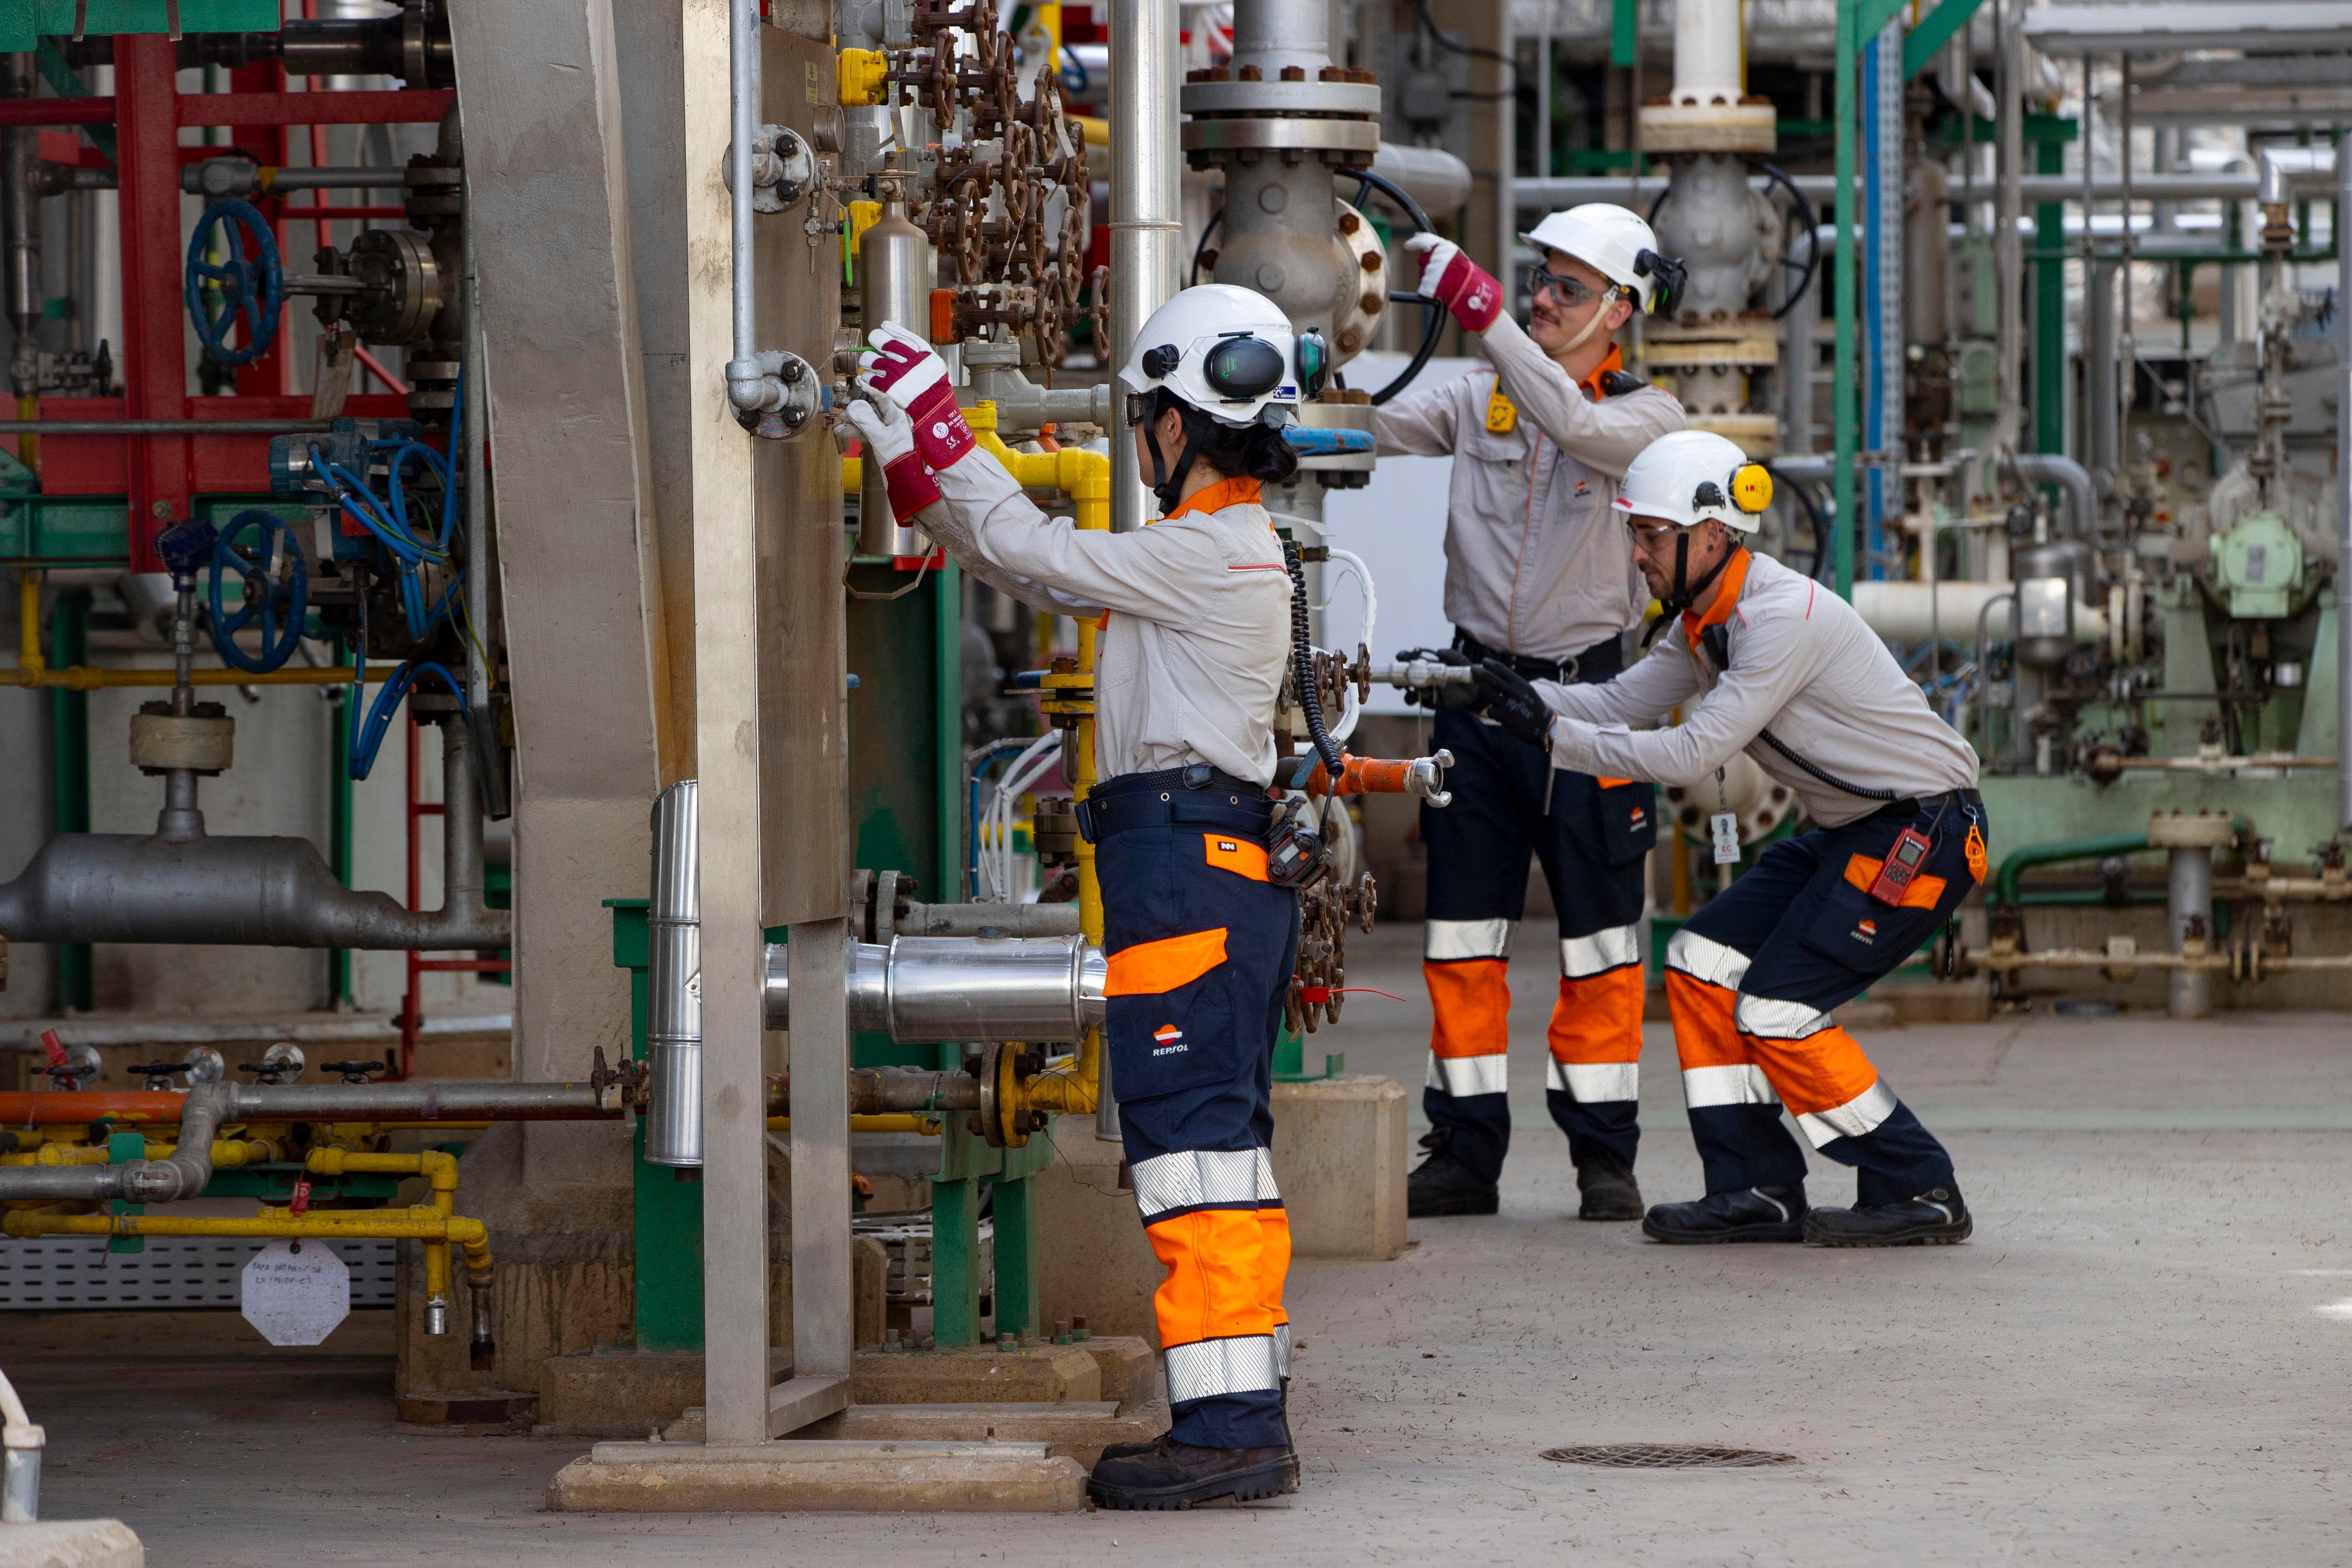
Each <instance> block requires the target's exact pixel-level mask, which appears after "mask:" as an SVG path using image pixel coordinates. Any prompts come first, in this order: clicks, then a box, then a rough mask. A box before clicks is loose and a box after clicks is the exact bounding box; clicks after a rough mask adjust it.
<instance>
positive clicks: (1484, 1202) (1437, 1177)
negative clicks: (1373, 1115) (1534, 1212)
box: [1404, 1127, 1502, 1219]
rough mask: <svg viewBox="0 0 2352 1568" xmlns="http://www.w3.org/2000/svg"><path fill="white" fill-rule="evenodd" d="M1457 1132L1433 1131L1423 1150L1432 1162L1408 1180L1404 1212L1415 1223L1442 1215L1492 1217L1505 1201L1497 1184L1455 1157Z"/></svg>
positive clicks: (1424, 1140) (1426, 1136)
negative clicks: (1414, 1220) (1488, 1215)
mask: <svg viewBox="0 0 2352 1568" xmlns="http://www.w3.org/2000/svg"><path fill="white" fill-rule="evenodd" d="M1453 1145H1454V1129H1453V1128H1451V1127H1432V1128H1431V1129H1430V1130H1429V1131H1428V1132H1427V1133H1426V1134H1423V1136H1422V1140H1421V1146H1422V1147H1423V1148H1424V1149H1427V1150H1428V1151H1429V1158H1427V1159H1425V1160H1423V1161H1422V1162H1421V1168H1420V1169H1418V1170H1416V1171H1414V1172H1413V1173H1412V1175H1410V1176H1406V1177H1405V1178H1404V1212H1405V1216H1406V1218H1411V1219H1431V1218H1435V1217H1437V1216H1439V1215H1442V1214H1492V1213H1494V1212H1495V1210H1496V1208H1497V1207H1500V1206H1501V1203H1502V1199H1501V1197H1500V1196H1499V1195H1498V1194H1497V1193H1496V1187H1495V1184H1494V1183H1493V1182H1490V1181H1488V1180H1486V1178H1485V1177H1483V1176H1479V1174H1478V1173H1477V1172H1476V1171H1474V1170H1472V1169H1471V1168H1470V1167H1469V1166H1465V1165H1464V1164H1463V1163H1462V1162H1461V1161H1460V1160H1458V1159H1456V1158H1455V1157H1454V1147H1453Z"/></svg>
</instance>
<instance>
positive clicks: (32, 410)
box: [16, 395, 41, 474]
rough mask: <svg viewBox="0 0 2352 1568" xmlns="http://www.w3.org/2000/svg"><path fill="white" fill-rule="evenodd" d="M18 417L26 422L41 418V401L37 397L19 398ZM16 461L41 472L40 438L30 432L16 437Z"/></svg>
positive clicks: (17, 401) (35, 471)
mask: <svg viewBox="0 0 2352 1568" xmlns="http://www.w3.org/2000/svg"><path fill="white" fill-rule="evenodd" d="M16 417H17V418H18V419H26V420H31V419H38V418H40V417H41V400H40V399H39V398H37V397H32V396H29V395H28V396H25V397H20V398H18V399H17V400H16ZM16 460H17V461H18V462H19V463H22V464H23V465H25V466H26V467H27V468H30V469H31V470H32V471H33V472H34V473H36V474H38V473H39V472H40V471H41V438H40V436H38V435H37V434H35V433H33V432H32V431H29V430H28V431H26V432H25V433H24V434H22V435H19V436H18V437H16Z"/></svg>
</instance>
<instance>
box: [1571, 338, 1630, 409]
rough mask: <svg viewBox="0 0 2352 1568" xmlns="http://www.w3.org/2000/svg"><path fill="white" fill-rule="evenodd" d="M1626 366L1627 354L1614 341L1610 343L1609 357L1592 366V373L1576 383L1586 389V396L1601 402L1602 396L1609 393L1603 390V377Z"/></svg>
mask: <svg viewBox="0 0 2352 1568" xmlns="http://www.w3.org/2000/svg"><path fill="white" fill-rule="evenodd" d="M1624 368H1625V356H1624V355H1623V354H1622V352H1620V351H1619V350H1618V348H1617V345H1616V344H1614V343H1612V344H1610V345H1609V357H1608V358H1607V359H1605V360H1603V361H1601V362H1600V363H1599V364H1598V365H1595V366H1594V367H1593V368H1592V373H1591V375H1589V376H1587V377H1585V378H1584V379H1583V380H1582V381H1580V382H1577V383H1576V384H1577V385H1579V386H1580V387H1582V388H1583V389H1584V395H1585V396H1587V397H1589V398H1591V400H1592V401H1593V402H1600V401H1601V399H1602V398H1604V397H1606V396H1608V395H1609V394H1608V393H1607V392H1603V391H1602V390H1601V377H1603V376H1605V375H1607V374H1608V373H1609V372H1610V371H1622V370H1623V369H1624Z"/></svg>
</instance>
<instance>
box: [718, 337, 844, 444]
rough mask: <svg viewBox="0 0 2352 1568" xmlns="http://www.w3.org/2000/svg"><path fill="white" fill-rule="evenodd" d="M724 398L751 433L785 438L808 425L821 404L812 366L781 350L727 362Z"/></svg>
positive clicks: (819, 388) (822, 401) (821, 391)
mask: <svg viewBox="0 0 2352 1568" xmlns="http://www.w3.org/2000/svg"><path fill="white" fill-rule="evenodd" d="M727 401H728V402H730V403H731V404H733V405H734V408H735V418H736V422H737V423H740V424H741V425H742V426H743V428H744V429H746V430H748V431H750V432H751V434H754V435H759V436H764V437H766V438H767V439H769V440H771V441H789V440H791V439H792V438H793V436H796V435H798V434H801V433H802V432H803V431H804V430H806V429H808V428H809V426H810V424H811V423H812V422H813V421H814V418H815V415H816V413H817V411H818V410H819V409H820V408H821V407H823V406H824V389H823V387H822V386H821V384H820V383H819V382H818V379H817V373H816V370H815V367H814V366H813V365H811V364H810V363H809V362H808V361H806V360H803V359H802V358H801V357H800V356H799V355H798V354H795V353H793V352H791V351H790V350H783V349H764V350H761V351H760V352H759V353H757V354H754V355H752V356H751V358H750V359H745V360H730V361H727Z"/></svg>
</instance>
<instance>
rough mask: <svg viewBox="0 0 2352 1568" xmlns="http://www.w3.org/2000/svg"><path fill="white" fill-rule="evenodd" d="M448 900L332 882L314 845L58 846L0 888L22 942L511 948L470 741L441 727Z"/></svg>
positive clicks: (62, 842) (159, 840)
mask: <svg viewBox="0 0 2352 1568" xmlns="http://www.w3.org/2000/svg"><path fill="white" fill-rule="evenodd" d="M441 744H442V762H441V777H442V782H443V799H444V800H445V801H446V811H445V813H444V815H443V817H442V856H441V863H442V883H443V887H442V898H441V907H440V908H439V909H427V910H411V909H405V908H403V907H402V906H401V904H399V902H398V901H396V900H394V898H392V897H391V896H390V895H388V894H381V893H362V892H358V891H356V890H353V889H351V888H347V887H345V886H343V884H342V883H340V882H338V881H336V880H335V874H334V873H333V872H332V871H331V870H329V869H328V866H327V862H326V861H325V859H324V858H322V857H321V856H320V853H319V850H318V846H317V845H315V844H313V843H312V842H311V841H310V840H308V839H281V838H211V837H207V836H205V835H204V834H203V833H202V832H201V831H198V832H196V833H194V834H193V835H189V834H186V833H185V832H180V833H177V834H174V835H170V836H167V832H166V831H165V830H166V829H168V828H170V827H171V826H172V823H173V810H172V807H171V805H170V804H169V803H168V802H167V804H166V807H165V810H164V811H163V813H162V815H161V817H159V820H158V831H156V832H155V833H154V834H153V835H152V836H150V837H146V838H141V837H139V836H138V835H136V834H132V833H60V834H58V835H57V836H56V837H55V838H52V839H51V840H49V841H48V842H47V843H45V844H43V845H42V846H41V847H40V849H39V850H38V851H37V852H35V854H34V856H33V858H32V860H31V861H30V862H28V863H27V864H26V867H25V870H24V871H23V873H21V874H19V875H18V876H17V878H16V881H14V882H12V883H5V884H0V931H5V932H6V933H7V934H8V935H9V936H11V937H13V938H15V939H16V940H17V941H20V942H185V943H192V944H196V945H200V946H258V947H350V948H357V949H362V950H366V951H372V952H384V951H404V950H407V949H412V948H414V949H420V950H425V951H444V950H448V949H453V948H486V947H487V948H498V947H506V946H512V944H513V937H512V936H511V934H510V933H511V931H512V925H511V917H510V915H509V913H508V912H507V911H505V910H503V909H488V908H486V907H484V906H483V904H482V817H481V810H480V805H479V797H478V791H477V789H476V787H475V776H474V758H473V737H472V736H471V735H470V734H469V733H468V732H467V727H466V726H465V725H464V724H463V723H461V722H451V723H448V724H445V725H443V726H442V727H441Z"/></svg>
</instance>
